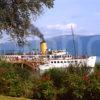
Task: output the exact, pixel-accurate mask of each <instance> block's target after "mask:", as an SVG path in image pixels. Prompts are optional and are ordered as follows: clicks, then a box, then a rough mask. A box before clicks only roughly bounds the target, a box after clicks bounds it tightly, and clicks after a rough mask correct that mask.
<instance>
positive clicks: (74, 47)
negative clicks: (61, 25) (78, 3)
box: [71, 25, 77, 57]
mask: <svg viewBox="0 0 100 100" xmlns="http://www.w3.org/2000/svg"><path fill="white" fill-rule="evenodd" d="M71 32H72V37H73V49H74V54H75V57H77V52H76V45H75V36H74V31H73V26H72V25H71Z"/></svg>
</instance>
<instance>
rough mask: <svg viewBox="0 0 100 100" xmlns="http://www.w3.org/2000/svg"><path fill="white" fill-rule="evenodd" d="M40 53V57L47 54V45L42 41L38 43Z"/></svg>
mask: <svg viewBox="0 0 100 100" xmlns="http://www.w3.org/2000/svg"><path fill="white" fill-rule="evenodd" d="M40 52H41V54H42V55H46V54H47V43H46V41H45V40H42V41H41V42H40Z"/></svg>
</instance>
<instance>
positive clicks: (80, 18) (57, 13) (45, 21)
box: [35, 0, 100, 37]
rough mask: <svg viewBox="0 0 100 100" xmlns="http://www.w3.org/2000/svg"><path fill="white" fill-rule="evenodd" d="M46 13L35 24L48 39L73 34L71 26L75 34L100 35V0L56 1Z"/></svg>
mask: <svg viewBox="0 0 100 100" xmlns="http://www.w3.org/2000/svg"><path fill="white" fill-rule="evenodd" d="M44 12H45V13H44V14H43V15H41V16H40V17H38V19H37V21H36V22H35V24H36V26H38V27H39V29H40V30H41V32H43V34H44V35H45V36H46V37H47V36H48V37H52V36H56V35H63V34H64V35H65V34H66V35H67V34H71V30H70V26H71V25H72V26H73V29H74V31H75V34H79V35H94V34H99V35H100V0H55V2H54V8H53V9H50V10H49V9H45V11H44Z"/></svg>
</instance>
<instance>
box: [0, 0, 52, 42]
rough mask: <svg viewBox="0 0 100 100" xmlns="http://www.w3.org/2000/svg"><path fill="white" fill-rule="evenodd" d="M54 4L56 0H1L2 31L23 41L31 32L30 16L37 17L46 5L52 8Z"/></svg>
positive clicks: (0, 19)
mask: <svg viewBox="0 0 100 100" xmlns="http://www.w3.org/2000/svg"><path fill="white" fill-rule="evenodd" d="M53 4H54V0H0V31H1V33H3V32H6V33H8V34H10V36H11V37H12V38H17V39H18V41H19V42H20V41H22V40H23V37H24V36H25V35H29V34H30V32H29V27H30V25H31V24H30V20H31V17H30V16H32V17H33V19H35V18H36V17H37V16H39V15H40V14H41V13H42V12H43V10H44V7H47V8H52V7H53ZM33 26H34V25H33ZM34 27H35V26H34ZM32 31H33V30H32ZM33 33H34V32H33Z"/></svg>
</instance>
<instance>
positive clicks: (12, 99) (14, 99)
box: [0, 95, 30, 100]
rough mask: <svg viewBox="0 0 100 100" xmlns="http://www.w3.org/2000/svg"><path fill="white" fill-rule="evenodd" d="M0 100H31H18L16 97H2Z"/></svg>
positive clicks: (23, 99) (0, 96) (24, 99)
mask: <svg viewBox="0 0 100 100" xmlns="http://www.w3.org/2000/svg"><path fill="white" fill-rule="evenodd" d="M0 100H30V99H27V98H16V97H8V96H2V95H0Z"/></svg>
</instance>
